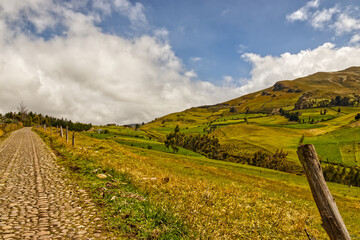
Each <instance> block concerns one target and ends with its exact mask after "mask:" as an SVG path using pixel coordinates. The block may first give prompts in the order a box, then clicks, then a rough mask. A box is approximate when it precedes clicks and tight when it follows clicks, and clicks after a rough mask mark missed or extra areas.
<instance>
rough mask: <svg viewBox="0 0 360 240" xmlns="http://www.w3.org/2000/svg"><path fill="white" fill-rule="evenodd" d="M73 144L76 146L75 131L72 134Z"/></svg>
mask: <svg viewBox="0 0 360 240" xmlns="http://www.w3.org/2000/svg"><path fill="white" fill-rule="evenodd" d="M72 145H73V146H75V132H73V135H72Z"/></svg>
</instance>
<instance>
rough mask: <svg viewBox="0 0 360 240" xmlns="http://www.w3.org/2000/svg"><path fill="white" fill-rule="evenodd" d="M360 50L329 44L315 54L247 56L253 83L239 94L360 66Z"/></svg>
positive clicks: (307, 51)
mask: <svg viewBox="0 0 360 240" xmlns="http://www.w3.org/2000/svg"><path fill="white" fill-rule="evenodd" d="M359 56H360V48H357V47H341V48H336V46H335V45H334V44H332V43H325V44H323V45H321V46H319V47H317V48H315V49H313V50H303V51H300V52H299V53H296V54H291V53H284V54H282V55H280V56H264V57H262V56H259V55H258V54H254V53H246V54H243V55H242V57H243V58H244V60H245V61H248V62H249V63H251V64H252V67H253V68H252V71H251V79H250V80H249V81H248V82H247V84H245V85H244V86H242V87H240V88H239V89H238V91H239V92H244V93H246V92H253V91H256V90H260V89H263V88H265V87H269V86H272V85H273V84H274V83H275V82H276V81H279V80H293V79H296V78H299V77H303V76H307V75H309V74H313V73H316V72H319V71H326V72H328V71H337V70H342V69H345V68H348V67H351V66H360V57H359Z"/></svg>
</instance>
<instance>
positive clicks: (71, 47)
mask: <svg viewBox="0 0 360 240" xmlns="http://www.w3.org/2000/svg"><path fill="white" fill-rule="evenodd" d="M75 3H79V2H76V1H74V3H72V2H68V3H67V4H64V5H59V4H57V3H55V2H51V1H48V0H37V1H34V2H31V3H25V2H24V1H15V0H14V1H11V4H8V2H6V4H5V1H0V6H1V10H0V11H1V12H0V26H1V28H0V29H1V30H0V33H1V34H0V35H1V36H0V51H1V55H0V111H1V112H3V113H4V112H6V111H10V110H15V109H16V106H17V105H18V103H19V102H20V101H22V100H23V101H24V103H25V104H26V105H27V106H28V108H29V109H30V110H33V111H36V112H41V113H44V114H50V115H55V116H58V117H65V118H68V119H73V120H75V121H83V122H92V123H96V124H101V123H108V122H115V123H132V122H141V121H149V120H152V119H154V118H155V117H159V116H162V115H164V114H166V113H170V112H174V111H179V110H184V109H186V108H189V107H191V106H196V105H202V104H213V103H217V102H219V101H222V100H225V99H226V97H229V94H230V96H233V97H235V96H237V94H236V92H235V90H233V89H224V88H220V87H216V86H214V85H213V84H211V83H209V82H204V81H200V80H197V79H196V77H197V75H196V73H195V72H194V71H192V70H187V69H185V68H184V66H183V64H182V62H181V59H179V58H178V57H176V56H175V54H174V52H173V50H172V49H171V46H170V45H169V44H168V43H167V42H166V41H165V40H164V36H163V35H164V34H159V33H158V32H159V31H155V34H154V35H142V36H139V37H134V38H131V39H127V38H124V37H120V36H116V35H112V34H106V33H103V32H102V31H101V29H100V28H98V27H97V23H99V22H101V21H102V18H103V17H104V16H106V15H109V14H112V11H114V9H115V11H118V12H119V13H120V14H122V15H123V16H126V17H128V18H129V21H130V23H131V26H133V27H134V26H138V25H142V27H144V25H146V24H147V21H146V17H145V15H144V13H143V7H142V5H141V4H139V3H136V4H131V3H130V2H128V1H125V0H114V1H112V2H111V1H100V0H96V1H84V2H83V4H85V5H87V6H88V5H89V4H92V8H90V10H88V11H87V12H85V13H84V12H81V11H80V10H79V9H82V8H81V7H82V5H75ZM29 25H30V26H33V27H34V28H35V31H34V32H29V31H28V29H29ZM54 29H55V30H56V29H62V32H61V33H60V34H59V33H58V32H57V30H56V31H54V36H52V37H50V38H48V39H45V38H44V37H43V35H44V33H46V31H51V30H54ZM160 30H161V29H160ZM162 32H163V31H162ZM193 79H194V80H193Z"/></svg>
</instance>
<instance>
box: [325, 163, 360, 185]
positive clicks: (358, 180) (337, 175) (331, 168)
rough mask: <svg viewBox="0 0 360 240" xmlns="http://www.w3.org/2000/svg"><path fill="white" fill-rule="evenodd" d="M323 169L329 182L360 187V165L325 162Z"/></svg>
mask: <svg viewBox="0 0 360 240" xmlns="http://www.w3.org/2000/svg"><path fill="white" fill-rule="evenodd" d="M322 169H323V173H324V178H325V180H326V181H328V182H335V183H341V184H346V185H352V186H357V187H360V168H358V167H346V166H340V165H338V166H335V165H334V164H324V165H323V168H322Z"/></svg>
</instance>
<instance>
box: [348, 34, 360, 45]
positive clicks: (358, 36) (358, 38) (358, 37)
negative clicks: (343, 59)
mask: <svg viewBox="0 0 360 240" xmlns="http://www.w3.org/2000/svg"><path fill="white" fill-rule="evenodd" d="M359 42H360V34H355V35H354V36H352V38H351V39H350V43H353V44H355V43H359Z"/></svg>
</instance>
